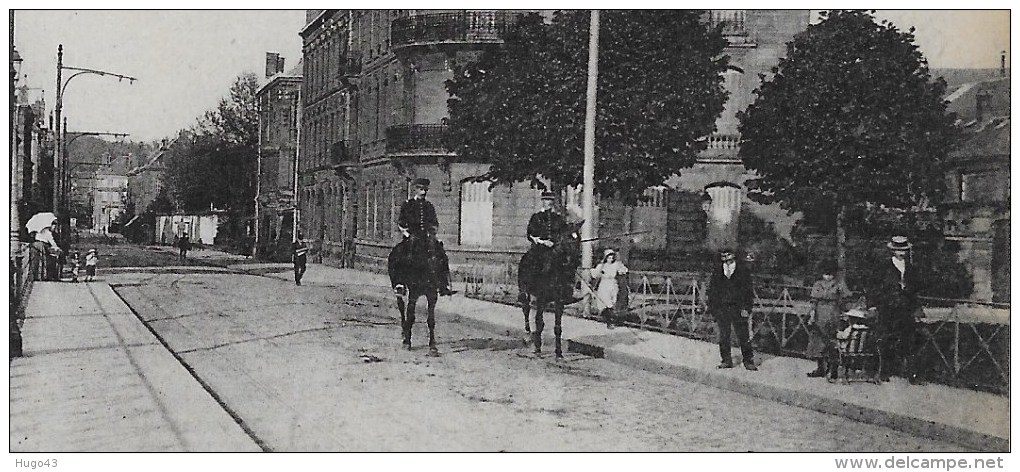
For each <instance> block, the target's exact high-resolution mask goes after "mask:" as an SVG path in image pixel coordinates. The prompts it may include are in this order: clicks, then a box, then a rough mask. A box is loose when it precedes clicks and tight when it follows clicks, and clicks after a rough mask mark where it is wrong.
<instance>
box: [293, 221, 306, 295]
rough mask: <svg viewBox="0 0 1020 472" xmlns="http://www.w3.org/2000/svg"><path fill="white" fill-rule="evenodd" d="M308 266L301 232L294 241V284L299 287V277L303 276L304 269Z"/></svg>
mask: <svg viewBox="0 0 1020 472" xmlns="http://www.w3.org/2000/svg"><path fill="white" fill-rule="evenodd" d="M307 265H308V244H307V243H306V242H305V240H304V236H303V235H302V234H301V232H298V234H297V239H295V240H294V283H295V284H297V285H301V277H302V276H303V275H305V268H306V267H307Z"/></svg>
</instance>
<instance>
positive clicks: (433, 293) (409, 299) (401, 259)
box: [387, 237, 440, 355]
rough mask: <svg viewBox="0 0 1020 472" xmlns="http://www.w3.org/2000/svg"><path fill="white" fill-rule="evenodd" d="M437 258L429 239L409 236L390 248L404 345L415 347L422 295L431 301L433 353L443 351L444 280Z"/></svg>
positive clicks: (388, 267) (389, 262) (430, 322)
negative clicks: (439, 339) (439, 310)
mask: <svg viewBox="0 0 1020 472" xmlns="http://www.w3.org/2000/svg"><path fill="white" fill-rule="evenodd" d="M436 267H437V261H436V258H435V257H434V255H433V254H431V253H430V251H429V241H428V240H426V239H423V238H417V237H410V238H407V239H405V240H403V241H401V242H400V243H398V244H397V245H396V246H394V247H393V249H392V250H391V251H390V255H389V259H388V261H387V269H388V271H389V276H390V284H391V286H392V287H393V290H394V292H395V293H396V295H397V309H398V310H400V327H401V329H402V332H403V340H404V341H403V342H404V347H405V348H407V349H411V327H412V326H414V309H415V305H417V303H418V298H420V297H421V296H422V295H424V296H425V299H426V300H427V301H428V319H427V321H426V322H427V324H428V327H429V354H430V355H436V354H438V353H439V351H438V349H436V299H438V298H439V287H440V280H439V277H438V276H437V275H436V274H437V273H438V271H437V270H436Z"/></svg>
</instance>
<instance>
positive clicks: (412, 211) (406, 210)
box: [397, 179, 453, 295]
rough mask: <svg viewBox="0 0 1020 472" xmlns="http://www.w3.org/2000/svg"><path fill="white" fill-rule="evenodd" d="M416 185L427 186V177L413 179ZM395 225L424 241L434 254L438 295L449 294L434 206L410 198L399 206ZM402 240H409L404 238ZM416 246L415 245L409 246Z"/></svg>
mask: <svg viewBox="0 0 1020 472" xmlns="http://www.w3.org/2000/svg"><path fill="white" fill-rule="evenodd" d="M414 185H415V186H416V187H425V188H428V186H429V180H428V179H417V180H415V181H414ZM397 226H399V227H400V229H401V230H402V231H406V232H407V233H408V235H409V238H410V239H412V240H419V241H424V242H425V246H426V247H427V248H428V251H429V255H430V256H435V260H436V272H437V275H438V276H439V279H440V280H439V282H440V288H439V294H440V295H451V294H453V291H452V290H451V288H450V261H449V259H448V258H447V257H446V250H445V249H444V248H443V243H441V242H439V240H437V239H436V231H437V230H438V229H439V219H438V218H436V207H434V206H433V205H432V202H429V201H428V200H425V198H411V199H408V200H407V201H406V202H404V204H403V205H401V206H400V215H399V216H398V217H397ZM404 242H411V241H408V240H407V239H405V240H404V241H403V242H402V243H404ZM411 247H412V248H413V247H417V246H416V245H413V246H411Z"/></svg>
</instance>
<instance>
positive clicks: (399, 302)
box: [397, 295, 409, 345]
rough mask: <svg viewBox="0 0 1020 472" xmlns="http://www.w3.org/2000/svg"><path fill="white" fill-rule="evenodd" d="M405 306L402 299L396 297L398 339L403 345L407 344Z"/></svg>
mask: <svg viewBox="0 0 1020 472" xmlns="http://www.w3.org/2000/svg"><path fill="white" fill-rule="evenodd" d="M406 310H407V305H406V304H405V303H404V297H402V296H400V295H397V311H399V312H400V337H401V339H402V340H404V344H405V345H406V344H409V338H407V336H406V333H405V328H404V325H405V324H407V315H406V313H407V311H406Z"/></svg>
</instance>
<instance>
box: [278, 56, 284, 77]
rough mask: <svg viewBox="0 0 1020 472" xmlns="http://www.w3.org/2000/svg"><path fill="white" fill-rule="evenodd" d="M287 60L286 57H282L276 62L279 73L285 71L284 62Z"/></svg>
mask: <svg viewBox="0 0 1020 472" xmlns="http://www.w3.org/2000/svg"><path fill="white" fill-rule="evenodd" d="M285 60H286V58H283V57H281V58H280V61H279V62H277V63H276V72H277V73H279V74H282V73H283V62H284V61H285Z"/></svg>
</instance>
